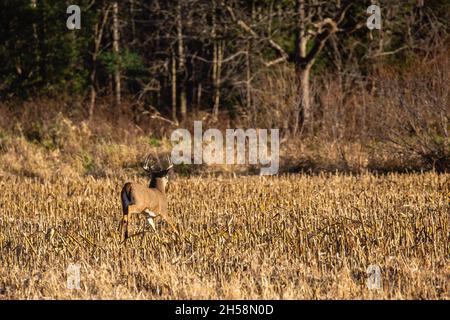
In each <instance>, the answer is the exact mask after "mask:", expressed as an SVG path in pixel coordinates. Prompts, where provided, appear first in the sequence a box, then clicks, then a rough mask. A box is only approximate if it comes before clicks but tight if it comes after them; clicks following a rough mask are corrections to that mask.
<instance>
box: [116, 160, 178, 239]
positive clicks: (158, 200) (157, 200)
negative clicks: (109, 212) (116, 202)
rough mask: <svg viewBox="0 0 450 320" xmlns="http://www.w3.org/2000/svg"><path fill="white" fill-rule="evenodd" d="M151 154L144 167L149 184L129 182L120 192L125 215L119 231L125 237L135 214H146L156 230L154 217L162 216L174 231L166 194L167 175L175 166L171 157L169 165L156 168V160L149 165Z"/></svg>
mask: <svg viewBox="0 0 450 320" xmlns="http://www.w3.org/2000/svg"><path fill="white" fill-rule="evenodd" d="M149 162H150V155H148V156H147V158H146V159H145V164H144V166H143V169H144V170H145V171H146V172H147V173H149V175H150V184H149V186H144V185H142V184H138V183H132V182H127V183H126V184H125V185H124V186H123V188H122V192H121V194H120V196H121V200H122V210H123V211H122V212H123V217H122V221H121V222H120V225H119V232H120V234H121V235H123V239H124V240H126V239H127V238H128V223H129V221H130V219H131V217H132V216H133V215H134V214H144V215H145V216H146V218H147V221H148V223H149V224H150V225H151V226H152V228H153V230H155V231H156V228H155V222H154V220H153V219H154V218H156V217H158V216H160V217H162V218H163V219H164V220H166V221H167V222H168V223H169V225H170V226H171V227H172V229H173V230H174V231H176V230H175V227H174V224H173V221H172V219H171V218H170V217H169V215H168V205H167V196H166V185H167V181H168V178H167V175H168V173H169V170H170V169H171V168H172V167H173V164H172V162H171V161H170V158H169V157H168V158H167V162H168V164H167V167H166V168H164V169H163V168H161V166H159V167H158V168H156V165H155V163H154V161H152V163H151V164H150V165H149Z"/></svg>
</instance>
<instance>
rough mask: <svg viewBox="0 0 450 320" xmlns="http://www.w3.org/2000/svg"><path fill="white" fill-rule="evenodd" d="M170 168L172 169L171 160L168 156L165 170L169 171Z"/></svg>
mask: <svg viewBox="0 0 450 320" xmlns="http://www.w3.org/2000/svg"><path fill="white" fill-rule="evenodd" d="M172 168H173V163H172V160H171V158H170V156H167V169H166V170H169V169H172Z"/></svg>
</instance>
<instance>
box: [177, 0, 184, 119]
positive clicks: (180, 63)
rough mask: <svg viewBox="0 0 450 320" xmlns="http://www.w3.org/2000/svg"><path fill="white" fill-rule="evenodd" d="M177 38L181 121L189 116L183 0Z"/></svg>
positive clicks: (178, 12) (179, 7)
mask: <svg viewBox="0 0 450 320" xmlns="http://www.w3.org/2000/svg"><path fill="white" fill-rule="evenodd" d="M176 19H177V38H178V39H177V40H178V70H179V74H180V77H181V79H180V81H179V82H180V91H181V93H180V113H181V121H184V120H185V119H186V116H187V96H186V57H185V54H184V39H183V22H182V18H181V0H178V4H177V18H176Z"/></svg>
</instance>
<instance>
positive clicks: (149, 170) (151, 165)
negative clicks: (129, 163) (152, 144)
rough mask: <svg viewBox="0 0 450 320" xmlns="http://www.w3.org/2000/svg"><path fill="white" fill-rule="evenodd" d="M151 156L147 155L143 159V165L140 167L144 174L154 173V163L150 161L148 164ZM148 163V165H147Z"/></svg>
mask: <svg viewBox="0 0 450 320" xmlns="http://www.w3.org/2000/svg"><path fill="white" fill-rule="evenodd" d="M151 158H152V157H151V155H150V154H149V155H147V157H146V158H145V162H144V165H143V166H142V168H143V169H144V170H145V171H146V172H149V173H151V172H152V171H154V169H155V168H154V161H152V162H151V163H150V160H151ZM149 163H150V165H149Z"/></svg>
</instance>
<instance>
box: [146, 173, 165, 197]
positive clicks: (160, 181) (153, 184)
mask: <svg viewBox="0 0 450 320" xmlns="http://www.w3.org/2000/svg"><path fill="white" fill-rule="evenodd" d="M149 187H150V188H152V189H156V190H158V191H159V192H161V193H162V194H166V184H165V183H164V178H155V177H152V178H151V180H150V185H149Z"/></svg>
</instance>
